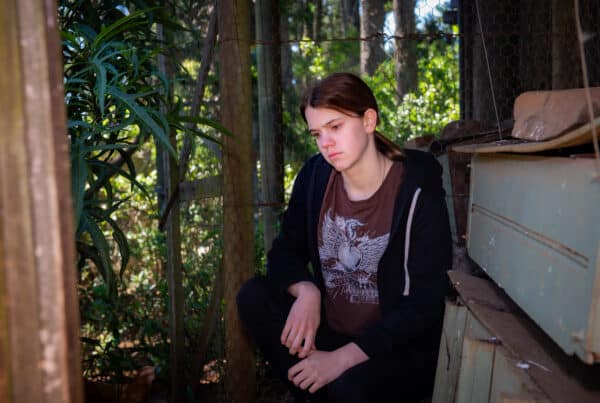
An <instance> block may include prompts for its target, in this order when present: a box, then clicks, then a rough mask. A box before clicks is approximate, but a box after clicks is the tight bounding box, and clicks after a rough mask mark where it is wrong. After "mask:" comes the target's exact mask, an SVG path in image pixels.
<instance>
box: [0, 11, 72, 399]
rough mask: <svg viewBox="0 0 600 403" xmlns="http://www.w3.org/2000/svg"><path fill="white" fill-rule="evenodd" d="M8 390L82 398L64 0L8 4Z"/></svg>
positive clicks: (1, 187)
mask: <svg viewBox="0 0 600 403" xmlns="http://www.w3.org/2000/svg"><path fill="white" fill-rule="evenodd" d="M0 60H2V62H3V67H4V69H3V74H2V75H1V76H0V108H2V111H3V119H0V133H2V136H0V199H1V200H0V206H1V208H2V220H1V221H0V232H1V233H2V235H0V243H1V245H0V251H1V253H0V277H1V280H0V286H1V287H2V291H1V292H0V295H2V296H1V297H0V312H1V313H0V334H1V335H2V342H1V343H2V347H0V352H2V353H3V354H2V356H1V358H0V360H1V363H0V368H1V369H0V378H2V379H1V380H0V400H1V401H3V402H58V403H61V402H65V403H66V402H74V403H78V402H81V401H82V400H83V397H82V389H81V369H80V361H79V360H80V353H79V351H80V350H79V339H78V334H79V333H78V331H79V325H78V315H79V312H78V307H77V297H76V288H75V281H76V270H75V252H74V242H73V241H74V237H73V234H74V232H73V223H72V220H73V218H72V217H71V216H72V206H71V198H70V197H71V189H70V183H69V181H65V180H64V178H68V177H69V176H70V175H69V170H68V162H69V156H68V146H67V137H66V124H65V119H64V116H65V113H64V94H63V87H62V63H61V53H60V41H59V37H58V30H57V26H56V3H55V2H54V1H51V0H47V1H45V2H37V1H33V0H24V1H17V0H11V1H6V2H4V3H3V6H2V7H1V8H0Z"/></svg>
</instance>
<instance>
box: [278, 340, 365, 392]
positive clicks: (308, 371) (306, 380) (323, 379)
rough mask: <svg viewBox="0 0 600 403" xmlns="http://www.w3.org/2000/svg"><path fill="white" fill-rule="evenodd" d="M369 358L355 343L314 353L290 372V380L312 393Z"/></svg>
mask: <svg viewBox="0 0 600 403" xmlns="http://www.w3.org/2000/svg"><path fill="white" fill-rule="evenodd" d="M368 359H369V357H368V356H367V355H366V354H365V353H364V352H363V351H362V350H361V349H360V347H358V346H357V345H356V344H354V343H349V344H346V345H345V346H343V347H340V348H338V349H337V350H334V351H331V352H329V351H319V350H316V351H313V352H312V353H311V354H310V355H309V356H308V357H307V358H305V359H304V360H302V361H300V362H299V363H297V364H296V365H294V366H293V367H291V368H290V369H289V371H288V379H289V380H290V381H291V382H293V383H294V385H296V386H297V387H299V388H300V389H305V390H306V389H308V391H309V392H310V393H315V392H316V391H317V390H319V389H320V388H322V387H323V386H325V385H327V384H328V383H330V382H332V381H334V380H336V379H337V378H338V377H339V376H340V375H341V374H342V373H344V371H346V370H347V369H348V368H351V367H353V366H355V365H357V364H360V363H361V362H364V361H366V360H368Z"/></svg>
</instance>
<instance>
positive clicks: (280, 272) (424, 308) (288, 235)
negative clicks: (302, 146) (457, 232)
mask: <svg viewBox="0 0 600 403" xmlns="http://www.w3.org/2000/svg"><path fill="white" fill-rule="evenodd" d="M404 151H405V154H406V158H405V160H404V161H403V163H404V164H405V165H404V168H405V170H404V180H403V182H402V184H401V186H400V188H399V189H398V195H397V197H396V202H395V206H394V214H393V217H392V225H391V230H390V237H389V243H388V246H387V248H386V250H385V252H384V254H383V256H382V257H381V260H380V262H379V267H378V271H377V286H378V289H379V307H380V310H381V319H380V320H379V321H378V322H376V323H375V324H374V325H372V326H371V327H369V328H368V329H367V330H366V331H365V333H364V334H363V335H361V336H359V337H358V338H357V339H356V340H355V342H356V344H357V345H358V346H359V347H360V348H361V349H362V350H363V351H364V352H365V353H366V354H367V355H368V356H369V357H375V356H378V355H383V354H393V353H401V352H406V351H411V352H413V353H415V354H422V353H425V354H426V355H427V354H428V352H429V353H431V354H429V355H431V357H430V359H434V360H435V359H437V349H438V346H439V342H440V331H441V326H442V321H443V312H444V297H445V295H446V293H447V290H448V280H447V276H446V271H447V270H448V269H450V267H451V265H452V243H451V237H450V225H449V220H448V209H447V207H446V201H445V192H444V190H443V188H442V181H441V173H442V168H441V166H440V164H439V163H438V162H437V161H436V160H435V158H434V157H433V156H432V155H431V154H429V153H424V152H421V151H416V150H408V149H407V150H404ZM331 169H332V167H331V165H329V164H328V163H327V162H326V161H325V159H324V158H323V157H322V156H321V155H320V154H319V155H316V156H314V157H312V158H310V159H309V160H308V162H307V163H306V164H305V165H304V166H303V167H302V169H301V170H300V172H299V173H298V176H297V178H296V180H295V183H294V188H293V190H292V196H291V199H290V202H289V204H288V208H287V210H286V212H285V215H284V219H283V223H282V229H281V232H280V234H279V236H278V237H277V238H276V239H275V240H274V241H273V245H272V248H271V250H270V251H269V253H268V255H267V278H268V279H269V281H270V282H271V283H272V284H273V285H274V286H276V287H277V288H279V289H280V290H282V291H284V290H287V288H288V287H289V286H290V285H291V284H294V283H297V282H299V281H312V282H314V283H315V284H316V285H317V287H318V288H319V289H320V290H321V293H324V292H325V287H324V283H323V277H322V273H321V263H320V259H319V251H318V245H317V225H318V220H319V213H320V211H321V204H322V202H323V197H324V195H325V190H326V187H327V182H328V179H329V175H330V173H331ZM308 262H310V263H311V265H312V268H313V270H312V271H313V273H312V274H311V272H310V271H309V269H308V265H307V263H308ZM433 355H435V357H433ZM415 358H418V356H415ZM421 358H424V357H421Z"/></svg>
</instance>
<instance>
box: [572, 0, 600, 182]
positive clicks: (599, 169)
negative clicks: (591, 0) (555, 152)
mask: <svg viewBox="0 0 600 403" xmlns="http://www.w3.org/2000/svg"><path fill="white" fill-rule="evenodd" d="M575 25H576V26H577V38H578V39H579V40H578V42H579V57H580V60H581V72H582V74H583V86H584V88H585V90H584V92H585V98H586V101H587V110H588V115H589V117H590V130H591V131H592V138H593V143H594V152H595V155H596V158H595V160H596V175H595V177H594V180H600V150H599V147H598V134H597V132H596V126H598V125H594V109H593V107H592V93H591V91H590V85H589V79H588V71H587V63H586V60H585V49H584V43H585V41H586V40H587V39H589V37H584V34H583V30H582V29H581V20H580V18H579V0H575Z"/></svg>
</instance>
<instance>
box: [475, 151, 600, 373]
mask: <svg viewBox="0 0 600 403" xmlns="http://www.w3.org/2000/svg"><path fill="white" fill-rule="evenodd" d="M594 162H595V161H594V160H593V159H592V158H558V157H541V156H530V155H516V154H475V155H474V156H473V159H472V162H471V190H470V199H469V221H468V234H467V248H468V252H469V256H470V257H471V258H472V259H473V260H474V261H475V262H477V263H478V264H479V265H480V266H481V267H482V268H483V270H485V271H486V272H487V274H488V275H489V276H490V277H491V278H492V279H493V280H494V281H495V282H496V283H497V284H498V285H499V286H500V287H502V288H503V289H504V290H505V291H506V293H507V294H508V295H509V296H510V297H511V298H512V299H513V300H514V301H515V302H516V303H517V304H518V305H519V306H520V307H521V308H522V309H523V310H524V311H525V312H526V313H527V314H528V315H529V316H530V317H531V318H532V319H533V320H534V321H535V322H536V323H537V324H538V325H539V326H540V327H541V328H542V329H543V330H544V331H545V332H546V333H547V334H548V335H549V336H550V337H551V338H552V339H553V340H554V341H555V342H556V343H558V345H560V347H561V348H562V349H563V350H564V351H565V352H566V353H567V354H569V355H572V354H576V355H577V356H578V357H579V358H581V359H582V360H583V361H584V362H586V363H588V364H592V363H595V362H600V260H599V251H600V182H599V181H598V180H596V181H594V175H595V174H596V170H595V169H596V167H595V164H594Z"/></svg>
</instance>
